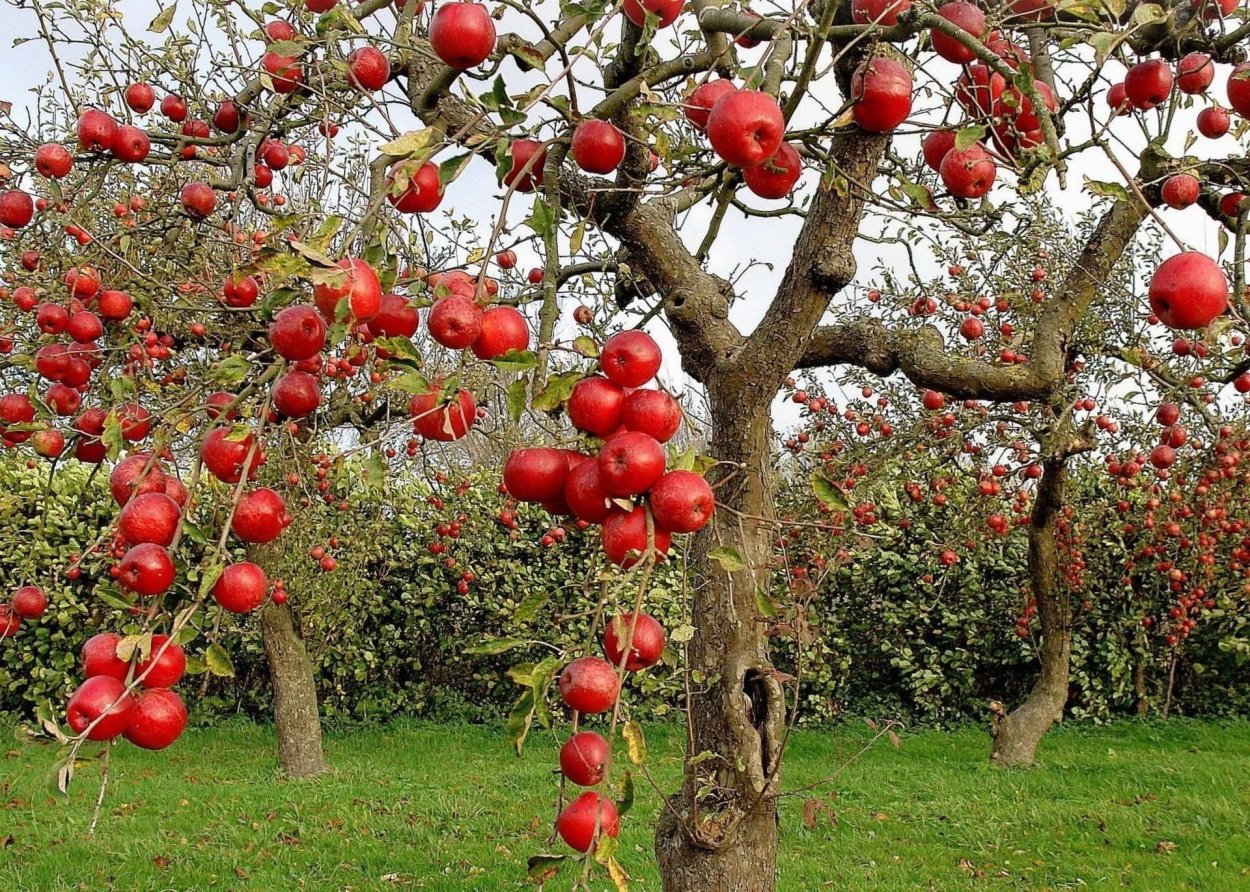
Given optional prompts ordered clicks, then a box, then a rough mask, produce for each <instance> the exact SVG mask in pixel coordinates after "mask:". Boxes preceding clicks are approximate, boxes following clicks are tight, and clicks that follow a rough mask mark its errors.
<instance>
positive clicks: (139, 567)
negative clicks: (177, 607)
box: [117, 499, 175, 596]
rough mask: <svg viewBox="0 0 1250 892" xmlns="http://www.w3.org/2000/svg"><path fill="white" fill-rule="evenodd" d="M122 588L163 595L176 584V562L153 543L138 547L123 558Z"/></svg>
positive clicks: (144, 593) (149, 594)
mask: <svg viewBox="0 0 1250 892" xmlns="http://www.w3.org/2000/svg"><path fill="white" fill-rule="evenodd" d="M170 501H172V499H171V500H170ZM120 569H121V575H119V576H118V577H117V581H118V583H120V584H121V587H122V588H124V589H128V590H130V591H133V592H135V593H137V594H140V595H148V596H152V595H161V594H164V593H165V592H166V591H168V589H169V587H170V586H171V585H173V584H174V576H175V571H174V561H173V558H171V557H170V556H169V552H168V551H166V550H165V549H164V548H162V547H161V546H160V545H156V544H154V543H152V542H144V543H142V544H140V545H136V546H134V547H133V548H131V549H130V550H129V551H127V552H126V554H125V556H123V557H122V560H121V564H120Z"/></svg>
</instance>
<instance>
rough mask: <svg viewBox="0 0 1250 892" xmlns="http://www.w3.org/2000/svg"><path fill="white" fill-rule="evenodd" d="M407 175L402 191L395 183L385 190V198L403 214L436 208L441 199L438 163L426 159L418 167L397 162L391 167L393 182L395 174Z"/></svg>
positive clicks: (421, 212) (422, 212)
mask: <svg viewBox="0 0 1250 892" xmlns="http://www.w3.org/2000/svg"><path fill="white" fill-rule="evenodd" d="M401 173H402V174H403V175H406V177H407V185H405V186H404V187H403V189H402V191H398V192H397V191H396V190H397V189H399V187H398V186H397V185H391V187H390V188H388V189H387V192H386V200H387V201H389V202H390V203H391V205H392V206H394V208H395V210H397V211H399V212H400V213H403V214H428V213H430V212H431V211H434V210H437V209H438V206H439V205H440V204H442V201H443V186H442V183H441V182H440V181H439V178H438V165H437V164H435V163H434V162H433V161H426V162H425V163H424V164H422V165H421V166H420V167H414V166H413V165H412V164H397V165H395V167H393V168H391V173H390V181H391V183H392V184H394V182H395V180H396V178H397V177H396V175H397V174H401Z"/></svg>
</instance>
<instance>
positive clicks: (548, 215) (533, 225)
mask: <svg viewBox="0 0 1250 892" xmlns="http://www.w3.org/2000/svg"><path fill="white" fill-rule="evenodd" d="M525 222H526V223H527V224H528V225H529V228H530V229H532V230H534V232H536V233H538V235H540V236H542V237H543V238H544V239H546V238H549V237H550V236H551V235H552V234H553V233H554V232H555V226H556V212H555V210H553V209H552V207H551V205H549V204H548V203H547V202H546V201H545V200H543V199H541V198H536V199H535V200H534V210H533V211H531V212H530V215H529V218H528V219H526V221H525Z"/></svg>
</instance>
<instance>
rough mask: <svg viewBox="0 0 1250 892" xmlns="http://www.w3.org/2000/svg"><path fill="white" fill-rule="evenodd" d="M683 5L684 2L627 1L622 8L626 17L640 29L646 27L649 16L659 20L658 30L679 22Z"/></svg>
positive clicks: (677, 0) (680, 0)
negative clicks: (678, 17) (678, 18)
mask: <svg viewBox="0 0 1250 892" xmlns="http://www.w3.org/2000/svg"><path fill="white" fill-rule="evenodd" d="M681 5H682V0H625V2H624V3H623V4H622V5H621V8H622V10H624V12H625V17H626V18H627V19H629V20H630V21H631V22H633V23H634V24H635V25H637V26H638V27H639V28H644V27H646V24H647V15H648V14H650V15H653V16H655V17H656V18H657V19H659V21H657V22H656V27H657V28H667V27H668V26H669V25H671V24H673V22H675V21H677V16H678V15H680V14H681Z"/></svg>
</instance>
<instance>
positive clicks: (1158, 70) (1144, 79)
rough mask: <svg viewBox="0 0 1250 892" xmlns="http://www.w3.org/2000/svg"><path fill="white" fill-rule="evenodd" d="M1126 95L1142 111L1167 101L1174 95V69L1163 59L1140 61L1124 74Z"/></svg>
mask: <svg viewBox="0 0 1250 892" xmlns="http://www.w3.org/2000/svg"><path fill="white" fill-rule="evenodd" d="M1124 95H1125V96H1126V97H1127V98H1128V101H1129V102H1130V103H1131V104H1132V106H1133V108H1136V109H1139V110H1141V111H1149V110H1150V109H1152V108H1154V107H1155V106H1156V105H1158V104H1159V103H1161V102H1166V101H1167V98H1168V97H1169V96H1171V95H1172V69H1171V68H1169V67H1168V63H1167V62H1165V61H1164V60H1162V59H1148V60H1147V61H1145V62H1138V63H1137V64H1136V65H1134V66H1133V67H1132V68H1130V69H1129V70H1128V74H1126V75H1125V76H1124Z"/></svg>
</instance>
